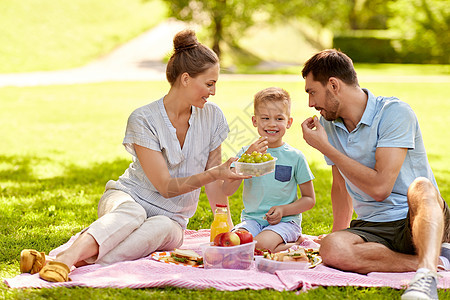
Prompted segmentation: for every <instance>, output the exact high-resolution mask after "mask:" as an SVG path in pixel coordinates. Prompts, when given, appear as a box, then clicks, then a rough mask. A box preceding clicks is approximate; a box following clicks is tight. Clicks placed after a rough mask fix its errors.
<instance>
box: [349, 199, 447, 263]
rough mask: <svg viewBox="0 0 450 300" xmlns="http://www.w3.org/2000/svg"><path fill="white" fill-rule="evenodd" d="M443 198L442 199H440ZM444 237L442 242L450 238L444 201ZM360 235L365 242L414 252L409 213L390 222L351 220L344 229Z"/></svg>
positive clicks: (410, 252) (400, 250)
mask: <svg viewBox="0 0 450 300" xmlns="http://www.w3.org/2000/svg"><path fill="white" fill-rule="evenodd" d="M442 200H444V199H442ZM443 214H444V237H443V239H442V241H443V242H449V241H450V240H449V239H450V210H449V207H448V205H447V203H446V202H445V201H444V208H443ZM344 230H345V231H349V232H351V233H354V234H356V235H358V236H360V237H361V238H362V239H363V240H364V241H366V242H375V243H380V244H383V245H385V246H386V247H388V248H389V249H391V250H393V251H395V252H400V253H405V254H415V253H416V249H415V247H414V244H413V241H412V234H411V223H410V215H409V212H408V216H407V217H406V218H405V219H402V220H398V221H392V222H368V221H363V220H352V221H351V223H350V228H347V229H344Z"/></svg>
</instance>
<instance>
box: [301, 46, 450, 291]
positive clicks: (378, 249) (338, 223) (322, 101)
mask: <svg viewBox="0 0 450 300" xmlns="http://www.w3.org/2000/svg"><path fill="white" fill-rule="evenodd" d="M302 76H303V78H305V90H306V92H307V93H308V95H309V106H310V107H314V108H315V109H316V110H318V111H320V114H321V118H320V122H319V120H318V118H317V117H313V118H308V119H307V120H305V121H304V122H303V123H302V130H303V137H304V139H305V140H306V142H307V143H308V144H309V145H310V146H312V147H314V148H316V149H317V150H319V151H320V152H321V153H322V154H323V155H324V156H325V159H326V161H327V163H328V164H329V165H332V176H333V184H332V187H331V200H332V207H333V218H334V221H333V230H332V231H333V232H332V233H331V234H329V235H326V236H325V237H324V238H323V239H322V240H321V246H320V254H321V256H322V259H323V262H324V263H325V264H327V265H329V266H332V267H334V268H338V269H341V270H344V271H353V272H358V273H363V274H367V273H369V272H410V271H416V274H415V276H414V279H413V280H412V281H411V284H410V286H409V288H408V289H407V290H406V291H405V292H404V294H403V296H402V298H403V299H437V287H436V285H437V279H436V277H437V273H436V272H437V265H438V264H439V265H440V267H442V268H444V269H450V263H449V259H450V244H448V242H450V229H449V221H450V220H449V219H450V217H449V216H450V212H449V209H448V206H447V204H446V203H445V201H444V200H443V198H442V197H441V196H440V193H439V190H438V187H437V184H436V180H435V178H434V175H433V173H432V171H431V168H430V166H429V164H428V160H427V157H426V153H425V148H424V144H423V140H422V135H421V132H420V128H419V124H418V122H417V118H416V116H415V114H414V112H413V111H412V109H411V108H410V107H409V105H408V104H406V103H405V102H402V101H400V100H398V99H397V98H394V97H390V98H387V97H375V96H374V95H373V94H372V93H370V92H369V91H368V90H367V89H362V88H360V86H359V83H358V79H357V76H356V72H355V69H354V67H353V63H352V60H351V59H350V58H349V57H348V56H347V55H345V54H344V53H342V52H340V51H337V50H324V51H321V52H319V53H317V54H316V55H314V56H313V57H312V58H310V59H309V60H308V61H307V62H306V63H305V66H304V68H303V70H302ZM353 209H354V210H355V212H356V214H357V215H358V218H357V219H356V220H351V218H352V214H353ZM350 221H351V223H350ZM349 225H350V227H349ZM348 227H349V228H348ZM443 242H444V243H443ZM441 248H442V249H441ZM440 252H441V256H439V254H440Z"/></svg>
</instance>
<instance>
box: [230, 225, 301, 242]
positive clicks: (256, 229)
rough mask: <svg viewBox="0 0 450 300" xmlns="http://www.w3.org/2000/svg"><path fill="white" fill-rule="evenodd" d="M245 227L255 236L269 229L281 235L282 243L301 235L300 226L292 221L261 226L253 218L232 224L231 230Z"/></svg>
mask: <svg viewBox="0 0 450 300" xmlns="http://www.w3.org/2000/svg"><path fill="white" fill-rule="evenodd" d="M238 229H246V230H247V231H248V232H250V233H251V234H252V235H253V236H257V235H258V234H259V233H260V232H261V231H263V230H271V231H273V232H275V233H277V234H278V235H280V236H281V238H282V239H283V241H284V243H291V242H295V241H297V239H298V238H299V237H300V236H301V235H302V228H301V227H300V226H299V225H298V224H297V223H295V222H294V221H289V222H280V223H278V224H275V225H270V224H269V225H267V226H263V225H261V224H259V223H258V222H257V221H255V220H244V221H242V222H241V223H239V224H238V225H236V226H234V228H233V230H232V231H234V230H238Z"/></svg>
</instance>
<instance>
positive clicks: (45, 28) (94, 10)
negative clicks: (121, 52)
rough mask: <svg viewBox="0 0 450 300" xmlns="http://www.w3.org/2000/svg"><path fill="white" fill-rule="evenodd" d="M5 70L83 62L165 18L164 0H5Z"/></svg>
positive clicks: (0, 23) (0, 46) (1, 54)
mask: <svg viewBox="0 0 450 300" xmlns="http://www.w3.org/2000/svg"><path fill="white" fill-rule="evenodd" d="M0 12H1V17H0V28H2V30H1V32H2V34H0V73H14V72H30V71H44V70H58V69H65V68H72V67H78V66H81V65H84V64H86V63H88V62H90V61H92V60H93V59H96V58H98V57H100V56H102V55H105V54H107V53H109V52H110V51H111V50H113V49H114V48H116V47H117V46H119V45H121V44H123V43H124V42H126V41H128V40H130V39H132V38H134V37H136V36H137V35H139V34H140V33H142V32H144V31H145V30H147V29H149V28H151V27H153V26H155V25H156V24H158V23H159V22H161V21H162V20H163V19H164V18H165V15H166V6H165V5H163V3H162V2H161V1H159V0H152V1H141V0H95V1H92V0H76V1H73V0H58V1H54V0H33V1H16V0H2V1H0Z"/></svg>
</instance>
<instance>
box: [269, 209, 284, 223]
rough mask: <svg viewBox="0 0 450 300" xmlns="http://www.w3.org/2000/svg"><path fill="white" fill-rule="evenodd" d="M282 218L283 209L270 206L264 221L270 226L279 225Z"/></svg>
mask: <svg viewBox="0 0 450 300" xmlns="http://www.w3.org/2000/svg"><path fill="white" fill-rule="evenodd" d="M282 217H283V209H282V208H281V207H280V206H272V207H271V208H270V209H269V211H268V212H267V213H266V220H267V222H269V224H270V225H275V224H278V223H280V221H281V218H282Z"/></svg>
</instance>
